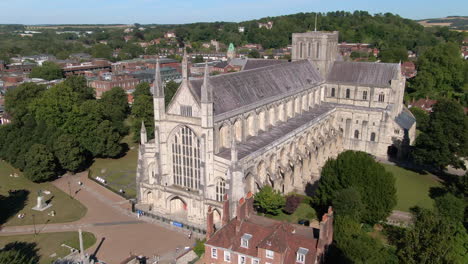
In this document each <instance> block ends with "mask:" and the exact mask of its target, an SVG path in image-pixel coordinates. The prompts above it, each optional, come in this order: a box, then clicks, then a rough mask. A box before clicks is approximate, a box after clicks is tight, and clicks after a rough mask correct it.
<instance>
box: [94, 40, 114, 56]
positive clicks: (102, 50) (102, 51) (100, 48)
mask: <svg viewBox="0 0 468 264" xmlns="http://www.w3.org/2000/svg"><path fill="white" fill-rule="evenodd" d="M91 56H93V58H103V59H111V58H112V48H111V47H109V46H108V45H105V44H101V43H99V44H96V45H94V46H93V47H92V48H91Z"/></svg>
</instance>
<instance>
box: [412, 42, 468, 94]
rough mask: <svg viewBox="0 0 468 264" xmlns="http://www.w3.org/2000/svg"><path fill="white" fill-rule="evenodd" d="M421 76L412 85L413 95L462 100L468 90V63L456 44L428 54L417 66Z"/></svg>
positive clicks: (424, 55)
mask: <svg viewBox="0 0 468 264" xmlns="http://www.w3.org/2000/svg"><path fill="white" fill-rule="evenodd" d="M416 66H417V70H418V74H417V75H416V77H415V78H414V80H412V81H411V82H410V83H409V85H408V92H409V93H410V95H414V96H416V97H425V96H429V97H431V98H440V97H448V98H460V99H463V98H462V97H463V95H464V94H465V93H466V89H467V88H468V74H467V72H468V62H466V61H465V60H463V58H461V56H460V49H459V47H458V45H456V44H454V43H444V44H439V45H437V46H434V47H431V48H429V49H427V50H426V51H424V52H423V53H422V54H421V55H420V56H419V57H418V61H417V63H416Z"/></svg>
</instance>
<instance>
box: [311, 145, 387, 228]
mask: <svg viewBox="0 0 468 264" xmlns="http://www.w3.org/2000/svg"><path fill="white" fill-rule="evenodd" d="M350 187H352V188H355V190H356V191H358V192H359V194H360V196H361V199H362V203H363V205H364V208H365V210H363V212H362V215H361V218H362V221H364V222H366V223H369V224H374V223H377V222H379V221H380V220H384V219H385V218H386V217H387V216H388V215H389V214H390V213H391V211H392V209H393V207H394V206H395V205H396V188H395V178H394V177H393V175H392V173H390V172H387V171H385V168H384V167H383V166H382V165H380V164H379V163H377V162H376V161H375V160H374V159H373V158H372V157H371V156H370V155H369V154H367V153H364V152H359V151H358V152H356V151H345V152H342V153H341V154H340V155H338V157H337V158H336V159H330V160H328V161H327V162H326V163H325V166H324V167H323V168H322V173H321V177H320V180H319V183H318V188H317V190H316V195H315V197H314V202H315V204H316V205H317V206H318V207H319V208H322V210H323V208H327V207H328V206H329V205H330V204H332V201H333V199H334V198H335V197H336V195H337V193H338V192H340V191H341V190H343V189H347V188H350Z"/></svg>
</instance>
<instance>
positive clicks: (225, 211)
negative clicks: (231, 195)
mask: <svg viewBox="0 0 468 264" xmlns="http://www.w3.org/2000/svg"><path fill="white" fill-rule="evenodd" d="M222 220H223V221H222V225H223V226H225V225H226V224H227V223H228V222H229V220H231V216H230V213H229V200H228V195H227V193H226V194H224V201H223V219H222Z"/></svg>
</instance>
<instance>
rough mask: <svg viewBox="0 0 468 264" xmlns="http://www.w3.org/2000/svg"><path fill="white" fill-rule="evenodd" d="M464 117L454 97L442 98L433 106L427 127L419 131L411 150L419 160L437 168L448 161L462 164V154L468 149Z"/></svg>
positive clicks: (457, 165)
mask: <svg viewBox="0 0 468 264" xmlns="http://www.w3.org/2000/svg"><path fill="white" fill-rule="evenodd" d="M466 131H468V117H467V116H466V115H465V114H464V112H463V108H462V106H461V105H460V104H458V103H457V102H455V101H451V100H447V99H442V100H439V102H438V103H437V104H436V105H435V106H434V109H433V112H432V113H431V115H430V117H429V126H428V128H427V131H426V132H424V133H422V134H420V135H419V136H418V138H417V139H416V144H415V147H414V150H413V152H412V157H413V159H414V160H415V161H416V162H417V163H420V164H429V165H432V166H434V167H436V168H438V169H444V168H445V167H446V166H448V165H451V166H454V167H455V168H465V165H464V162H463V160H462V158H463V157H466V156H467V153H468V152H467V151H468V133H466Z"/></svg>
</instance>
